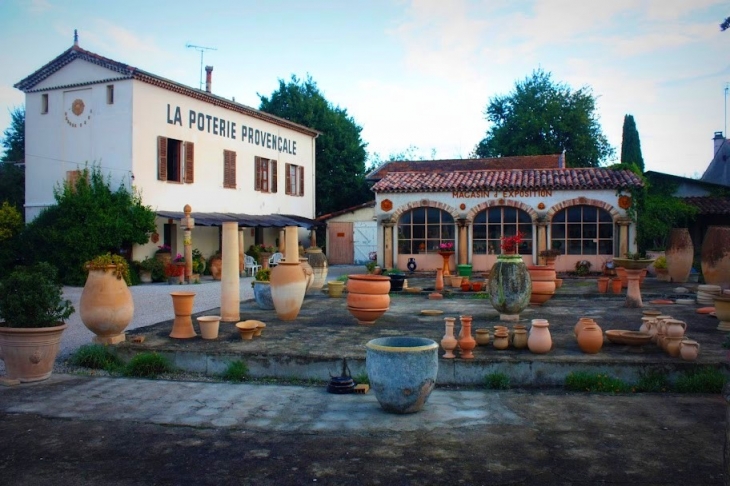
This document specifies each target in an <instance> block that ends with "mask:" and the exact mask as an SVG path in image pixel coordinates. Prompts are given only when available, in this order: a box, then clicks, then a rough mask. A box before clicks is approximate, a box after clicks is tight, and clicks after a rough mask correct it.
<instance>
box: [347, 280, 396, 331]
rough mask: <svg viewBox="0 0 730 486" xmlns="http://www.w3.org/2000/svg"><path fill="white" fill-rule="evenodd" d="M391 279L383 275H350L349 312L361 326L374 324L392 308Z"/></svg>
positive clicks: (348, 282)
mask: <svg viewBox="0 0 730 486" xmlns="http://www.w3.org/2000/svg"><path fill="white" fill-rule="evenodd" d="M389 291H390V277H386V276H383V275H357V274H356V275H349V276H348V277H347V310H349V311H350V314H352V315H353V316H354V317H355V319H357V322H358V323H360V324H367V325H369V324H374V323H375V320H376V319H378V318H379V317H380V316H382V315H383V314H384V313H385V312H386V311H387V310H388V308H389V307H390V295H388V292H389Z"/></svg>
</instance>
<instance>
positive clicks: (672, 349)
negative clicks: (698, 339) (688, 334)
mask: <svg viewBox="0 0 730 486" xmlns="http://www.w3.org/2000/svg"><path fill="white" fill-rule="evenodd" d="M682 339H684V338H682V337H670V336H667V337H665V338H664V340H665V341H666V346H665V347H664V350H665V351H666V352H667V354H668V355H669V356H671V357H672V358H679V348H680V346H681V345H682Z"/></svg>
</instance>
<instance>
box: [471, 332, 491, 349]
mask: <svg viewBox="0 0 730 486" xmlns="http://www.w3.org/2000/svg"><path fill="white" fill-rule="evenodd" d="M474 340H475V341H476V342H477V345H478V346H486V345H488V344H489V329H475V330H474Z"/></svg>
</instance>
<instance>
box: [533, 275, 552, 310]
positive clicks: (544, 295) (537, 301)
mask: <svg viewBox="0 0 730 486" xmlns="http://www.w3.org/2000/svg"><path fill="white" fill-rule="evenodd" d="M554 294H555V280H533V281H532V292H531V293H530V304H533V305H542V304H544V303H545V302H547V301H548V300H550V299H551V298H552V296H553V295H554Z"/></svg>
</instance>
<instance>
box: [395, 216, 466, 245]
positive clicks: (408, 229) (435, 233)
mask: <svg viewBox="0 0 730 486" xmlns="http://www.w3.org/2000/svg"><path fill="white" fill-rule="evenodd" d="M454 235H455V226H454V217H453V216H451V215H450V214H449V213H447V212H446V211H444V210H442V209H438V208H416V209H412V210H410V211H406V212H405V213H403V215H402V216H401V217H400V219H399V220H398V253H438V252H439V245H440V244H441V243H452V244H453V243H454Z"/></svg>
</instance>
